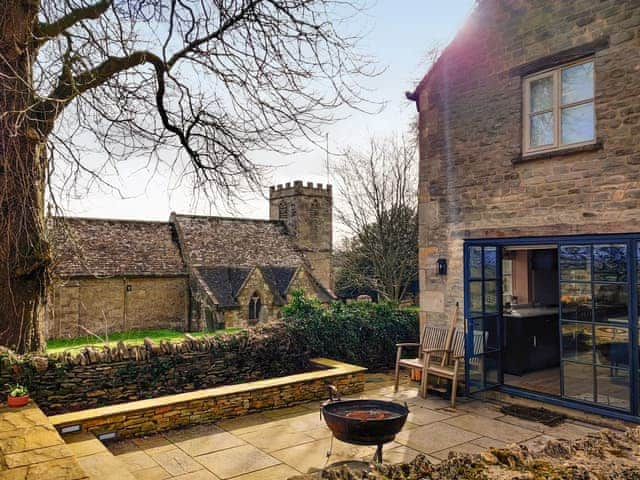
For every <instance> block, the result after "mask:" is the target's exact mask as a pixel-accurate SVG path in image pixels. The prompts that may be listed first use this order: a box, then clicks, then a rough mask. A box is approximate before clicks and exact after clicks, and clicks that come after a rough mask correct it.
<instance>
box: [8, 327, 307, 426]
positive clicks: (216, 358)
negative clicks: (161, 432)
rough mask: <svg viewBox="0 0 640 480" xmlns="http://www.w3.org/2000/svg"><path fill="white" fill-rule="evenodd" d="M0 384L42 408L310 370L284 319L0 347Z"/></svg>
mask: <svg viewBox="0 0 640 480" xmlns="http://www.w3.org/2000/svg"><path fill="white" fill-rule="evenodd" d="M0 359H1V363H0V385H2V384H6V383H13V382H16V381H19V382H21V383H25V384H27V385H28V386H29V388H30V391H31V396H32V397H33V399H34V400H35V401H36V402H37V403H38V405H39V406H40V408H42V410H43V411H44V412H45V413H47V414H49V415H50V414H55V413H63V412H70V411H75V410H83V409H87V408H96V407H100V406H105V405H113V404H118V403H123V402H128V401H133V400H142V399H146V398H154V397H159V396H163V395H171V394H175V393H183V392H189V391H193V390H200V389H204V388H213V387H216V386H220V385H230V384H237V383H244V382H250V381H254V380H261V379H265V378H273V377H279V376H284V375H290V374H293V373H300V372H302V371H305V370H306V369H308V368H309V365H310V363H309V355H308V353H307V351H306V346H305V345H302V344H300V343H299V342H295V341H294V340H293V338H292V337H291V335H290V333H289V331H288V330H287V329H286V328H285V326H284V325H283V324H281V323H274V324H269V325H266V326H264V327H258V328H255V329H251V330H249V331H247V332H240V333H237V334H233V335H221V336H218V337H204V338H200V339H195V338H192V337H188V338H187V340H186V341H184V342H181V343H169V342H162V343H161V344H160V345H156V344H154V343H153V342H151V341H146V342H145V345H141V346H126V345H124V344H122V343H120V344H119V345H118V346H117V347H114V348H104V349H102V350H98V349H91V348H87V349H85V350H83V351H82V352H81V353H77V354H69V353H67V354H60V355H57V356H53V357H44V356H30V357H17V356H14V355H11V354H9V353H8V352H4V353H2V352H0Z"/></svg>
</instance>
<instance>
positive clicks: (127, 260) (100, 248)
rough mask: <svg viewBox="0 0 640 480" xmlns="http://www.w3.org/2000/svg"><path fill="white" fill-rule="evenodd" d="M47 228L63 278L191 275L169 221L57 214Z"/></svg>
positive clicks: (60, 274)
mask: <svg viewBox="0 0 640 480" xmlns="http://www.w3.org/2000/svg"><path fill="white" fill-rule="evenodd" d="M48 231H49V238H50V240H51V244H52V247H53V253H54V273H55V274H57V275H58V276H62V277H74V276H119V275H130V276H136V275H140V276H148V275H152V276H163V275H186V267H185V264H184V262H183V259H182V256H181V254H180V249H179V247H178V243H177V239H176V238H175V234H174V231H173V228H172V226H171V224H169V223H166V222H145V221H133V220H113V219H98V218H75V217H52V218H50V219H49V222H48Z"/></svg>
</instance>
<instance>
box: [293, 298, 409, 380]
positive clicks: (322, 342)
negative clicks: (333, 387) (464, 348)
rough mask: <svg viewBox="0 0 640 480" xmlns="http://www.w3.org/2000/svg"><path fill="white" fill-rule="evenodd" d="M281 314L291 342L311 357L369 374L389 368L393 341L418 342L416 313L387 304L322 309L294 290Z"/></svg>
mask: <svg viewBox="0 0 640 480" xmlns="http://www.w3.org/2000/svg"><path fill="white" fill-rule="evenodd" d="M283 316H284V319H285V320H284V321H285V323H286V324H287V326H288V328H289V329H290V331H291V333H292V335H293V336H294V338H297V339H298V340H297V341H299V342H300V343H301V344H305V345H307V348H309V351H310V354H311V355H312V356H321V357H327V358H331V359H334V360H339V361H343V362H347V363H353V364H356V365H361V366H363V367H367V368H368V369H370V370H373V371H376V370H383V369H388V368H393V366H394V364H395V356H396V343H400V342H417V341H418V338H419V321H418V314H417V312H415V311H412V310H405V309H400V308H398V307H396V306H394V305H392V304H387V303H369V302H354V303H349V304H345V303H341V302H334V303H332V304H331V305H329V306H328V307H327V306H323V305H321V304H319V303H318V302H317V301H315V300H312V299H308V298H305V297H304V295H303V294H302V292H294V294H293V295H292V299H291V301H290V303H289V304H288V305H286V306H285V307H284V309H283Z"/></svg>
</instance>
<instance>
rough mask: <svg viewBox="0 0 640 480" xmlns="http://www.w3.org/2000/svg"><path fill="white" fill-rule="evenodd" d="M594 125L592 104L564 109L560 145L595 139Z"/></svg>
mask: <svg viewBox="0 0 640 480" xmlns="http://www.w3.org/2000/svg"><path fill="white" fill-rule="evenodd" d="M594 123H595V120H594V117H593V102H589V103H585V104H584V105H578V106H577V107H568V108H564V109H563V110H562V125H561V129H562V143H563V144H570V143H578V142H587V141H589V140H593V139H594V137H595V132H594ZM532 136H533V134H532Z"/></svg>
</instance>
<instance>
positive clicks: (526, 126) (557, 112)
mask: <svg viewBox="0 0 640 480" xmlns="http://www.w3.org/2000/svg"><path fill="white" fill-rule="evenodd" d="M590 62H592V63H594V68H593V97H591V98H587V99H584V100H580V101H577V102H572V103H567V104H566V105H561V99H562V91H561V89H562V71H563V70H565V69H567V68H570V67H575V66H576V65H580V64H583V63H590ZM549 76H550V77H552V78H553V97H552V105H551V108H550V109H548V110H541V111H539V112H535V115H540V114H541V113H547V112H553V138H554V143H553V144H549V145H541V146H539V147H532V146H531V119H530V117H531V116H532V115H533V114H532V112H531V82H533V81H535V80H539V79H541V78H544V77H549ZM522 84H523V109H522V113H523V115H522V126H523V128H522V131H523V138H522V142H523V146H522V151H523V154H524V155H530V154H534V153H541V152H553V151H556V150H558V151H561V150H565V149H568V148H574V147H581V146H584V145H592V144H594V143H596V142H597V136H598V135H597V127H598V126H597V122H596V120H597V118H596V109H595V85H596V70H595V62H594V58H593V57H589V58H584V59H581V60H578V61H575V62H571V63H566V64H563V65H561V66H558V67H554V68H549V69H547V70H543V71H541V72H537V73H535V74H533V75H529V76H527V77H524V78H523V82H522ZM587 103H593V106H594V107H593V132H594V133H593V138H592V139H590V140H586V141H583V142H576V143H562V110H564V109H566V108H569V107H576V106H578V105H584V104H587Z"/></svg>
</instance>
